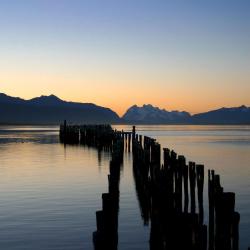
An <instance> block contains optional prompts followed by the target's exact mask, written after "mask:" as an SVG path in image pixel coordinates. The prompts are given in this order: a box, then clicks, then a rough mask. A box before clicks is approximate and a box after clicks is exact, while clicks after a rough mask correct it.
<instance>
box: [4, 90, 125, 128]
mask: <svg viewBox="0 0 250 250" xmlns="http://www.w3.org/2000/svg"><path fill="white" fill-rule="evenodd" d="M65 119H66V120H68V121H70V122H72V123H117V122H119V121H120V118H119V116H118V115H117V114H116V113H115V112H113V111H112V110H110V109H108V108H104V107H100V106H97V105H95V104H91V103H76V102H66V101H63V100H61V99H59V98H58V97H56V96H54V95H50V96H40V97H36V98H33V99H30V100H24V99H21V98H17V97H11V96H8V95H6V94H1V93H0V123H1V124H59V123H61V122H62V121H63V120H65Z"/></svg>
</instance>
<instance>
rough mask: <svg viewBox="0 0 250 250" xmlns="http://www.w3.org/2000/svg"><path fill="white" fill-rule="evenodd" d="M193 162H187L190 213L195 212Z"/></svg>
mask: <svg viewBox="0 0 250 250" xmlns="http://www.w3.org/2000/svg"><path fill="white" fill-rule="evenodd" d="M195 179H196V173H195V163H194V162H189V183H190V198H191V213H192V214H195Z"/></svg>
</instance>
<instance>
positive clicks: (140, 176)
mask: <svg viewBox="0 0 250 250" xmlns="http://www.w3.org/2000/svg"><path fill="white" fill-rule="evenodd" d="M60 138H61V141H62V142H63V143H65V144H67V143H69V144H79V143H81V144H84V145H87V146H93V147H96V148H98V149H106V150H110V152H111V154H112V158H111V161H110V174H109V176H108V182H109V190H108V193H104V194H102V205H103V206H102V210H100V211H97V212H96V221H97V230H96V231H95V232H94V233H93V241H94V246H95V249H96V250H99V249H110V250H115V249H117V243H118V233H117V230H118V211H119V180H120V168H121V165H122V163H123V154H124V150H127V151H128V152H130V150H131V146H132V153H133V174H134V179H135V186H136V191H137V195H138V200H139V204H140V209H141V215H142V218H143V220H144V224H145V225H148V224H150V225H151V232H150V240H149V244H150V249H151V250H165V249H176V250H179V249H192V250H207V249H209V250H238V248H239V221H240V215H239V213H237V212H235V194H234V193H231V192H230V193H229V192H224V191H223V188H222V187H221V185H220V176H219V175H215V173H214V171H213V170H212V171H210V170H209V171H208V198H209V227H208V229H207V225H205V224H204V208H203V188H204V166H203V165H198V164H195V163H194V162H189V163H188V164H187V162H186V159H185V157H184V156H181V155H179V156H177V154H176V153H175V152H174V151H170V150H169V149H167V148H164V149H163V152H162V151H161V146H160V144H159V143H157V142H156V140H155V139H152V138H150V137H147V136H144V137H143V136H142V135H138V134H136V131H135V127H134V126H133V130H132V132H124V131H116V130H113V129H112V127H111V126H110V125H82V126H70V125H67V124H66V122H65V123H64V124H63V125H61V127H60ZM162 153H163V160H162V161H161V155H162ZM196 198H197V199H196Z"/></svg>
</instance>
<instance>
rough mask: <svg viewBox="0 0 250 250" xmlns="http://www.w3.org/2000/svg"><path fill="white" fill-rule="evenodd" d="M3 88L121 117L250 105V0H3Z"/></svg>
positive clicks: (0, 20) (0, 64) (0, 88)
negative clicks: (151, 110)
mask: <svg viewBox="0 0 250 250" xmlns="http://www.w3.org/2000/svg"><path fill="white" fill-rule="evenodd" d="M0 92H4V93H6V94H9V95H12V96H20V97H23V98H25V99H28V98H32V97H35V96H40V95H48V94H52V93H53V94H55V95H57V96H59V97H60V98H62V99H65V100H72V101H79V102H93V103H96V104H98V105H102V106H106V107H110V108H112V109H113V110H114V111H116V112H117V113H118V114H120V115H121V114H123V113H124V112H125V110H126V109H127V108H128V107H129V106H131V105H133V104H138V105H142V104H144V103H151V104H153V105H156V106H159V107H161V108H166V109H167V110H175V109H178V110H186V111H189V112H191V113H197V112H202V111H206V110H210V109H215V108H218V107H222V106H228V107H229V106H239V105H242V104H245V105H247V106H250V1H249V0H210V1H205V0H199V1H198V0H196V1H194V0H172V1H167V0H124V1H122V0H105V1H104V0H99V1H97V0H89V1H88V0H86V1H85V0H67V1H65V0H60V1H59V0H41V1H39V0H23V1H20V0H5V1H4V0H0Z"/></svg>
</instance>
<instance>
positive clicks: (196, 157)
mask: <svg viewBox="0 0 250 250" xmlns="http://www.w3.org/2000/svg"><path fill="white" fill-rule="evenodd" d="M116 128H117V129H119V130H121V129H124V130H131V127H130V126H116ZM137 130H138V133H140V134H143V135H148V136H151V137H154V138H156V139H157V140H158V141H159V142H160V143H161V145H162V146H164V147H169V148H171V149H174V150H175V151H176V152H177V153H179V154H184V155H185V156H186V157H187V159H188V160H192V161H195V162H197V163H203V164H205V168H206V169H208V168H211V169H215V170H216V172H217V173H218V174H220V175H221V182H222V186H223V187H224V188H225V190H226V191H233V192H236V210H237V211H238V212H240V214H241V221H240V249H247V247H248V246H250V126H138V127H137ZM109 160H110V156H109V154H108V153H104V152H103V153H101V154H98V152H97V151H96V150H95V149H91V148H86V147H81V146H79V147H78V146H67V147H64V146H63V145H62V144H60V143H59V141H58V128H57V127H16V126H15V127H13V126H12V127H11V126H0V249H4V250H16V249H25V250H34V249H37V250H40V249H41V250H42V249H43V250H45V249H58V250H59V249H60V250H65V249H68V250H75V249H87V250H88V249H93V244H92V232H93V231H95V230H96V222H95V211H96V210H99V209H100V208H101V206H102V204H101V201H102V200H101V194H102V193H103V192H106V191H107V189H108V182H107V174H108V173H109ZM206 185H207V183H205V192H204V206H205V208H206V203H207V198H206V197H207V194H206V191H207V189H206ZM205 212H206V211H205ZM206 220H207V219H206ZM149 231H150V230H149V227H148V226H144V225H143V221H142V219H141V215H140V208H139V204H138V201H137V196H136V191H135V186H134V179H133V173H132V155H131V154H128V153H126V154H125V157H124V166H123V168H122V172H121V183H120V212H119V247H118V249H120V250H125V249H131V250H136V249H138V250H139V249H140V250H146V249H149V247H148V240H149Z"/></svg>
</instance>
